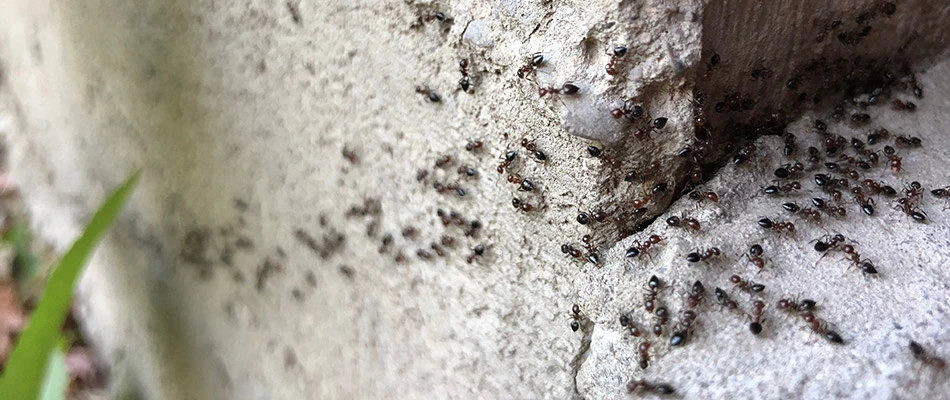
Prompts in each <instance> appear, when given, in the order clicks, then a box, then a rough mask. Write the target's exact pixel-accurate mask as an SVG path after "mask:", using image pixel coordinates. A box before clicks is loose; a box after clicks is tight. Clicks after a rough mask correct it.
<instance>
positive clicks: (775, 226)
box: [758, 218, 795, 233]
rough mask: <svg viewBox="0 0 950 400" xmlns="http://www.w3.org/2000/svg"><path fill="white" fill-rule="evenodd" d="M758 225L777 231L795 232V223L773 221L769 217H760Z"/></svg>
mask: <svg viewBox="0 0 950 400" xmlns="http://www.w3.org/2000/svg"><path fill="white" fill-rule="evenodd" d="M758 224H759V226H761V227H763V228H765V229H771V230H774V231H778V232H783V231H784V232H788V233H795V224H793V223H791V222H773V221H772V220H771V219H768V218H762V219H760V220H759V221H758Z"/></svg>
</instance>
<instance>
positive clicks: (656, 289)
mask: <svg viewBox="0 0 950 400" xmlns="http://www.w3.org/2000/svg"><path fill="white" fill-rule="evenodd" d="M662 288H663V282H662V281H660V278H657V277H656V275H653V276H651V277H650V280H649V281H647V285H646V287H645V288H644V289H646V294H644V295H643V308H644V309H645V310H647V312H648V313H652V312H653V309H654V308H655V307H656V296H657V294H659V293H660V290H662Z"/></svg>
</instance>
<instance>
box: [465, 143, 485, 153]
mask: <svg viewBox="0 0 950 400" xmlns="http://www.w3.org/2000/svg"><path fill="white" fill-rule="evenodd" d="M484 145H485V144H484V143H482V141H481V140H469V141H468V143H465V150H466V151H470V152H473V153H474V152H476V151H478V150H481V149H482V147H483V146H484Z"/></svg>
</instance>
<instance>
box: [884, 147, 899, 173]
mask: <svg viewBox="0 0 950 400" xmlns="http://www.w3.org/2000/svg"><path fill="white" fill-rule="evenodd" d="M884 155H886V156H887V160H888V164H887V165H888V166H889V167H890V169H891V171H894V172H895V173H896V172H901V160H902V158H900V157H898V156H897V154H895V151H894V148H893V147H891V146H884Z"/></svg>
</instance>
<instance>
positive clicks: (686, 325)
mask: <svg viewBox="0 0 950 400" xmlns="http://www.w3.org/2000/svg"><path fill="white" fill-rule="evenodd" d="M695 321H696V312H695V311H693V310H686V311H683V319H682V320H681V321H680V322H679V323H678V324H677V325H676V327H675V328H673V329H674V331H675V332H673V334H672V335H670V346H682V345H683V344H685V343H686V339H687V338H688V337H689V333H690V327H692V326H693V322H695Z"/></svg>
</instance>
